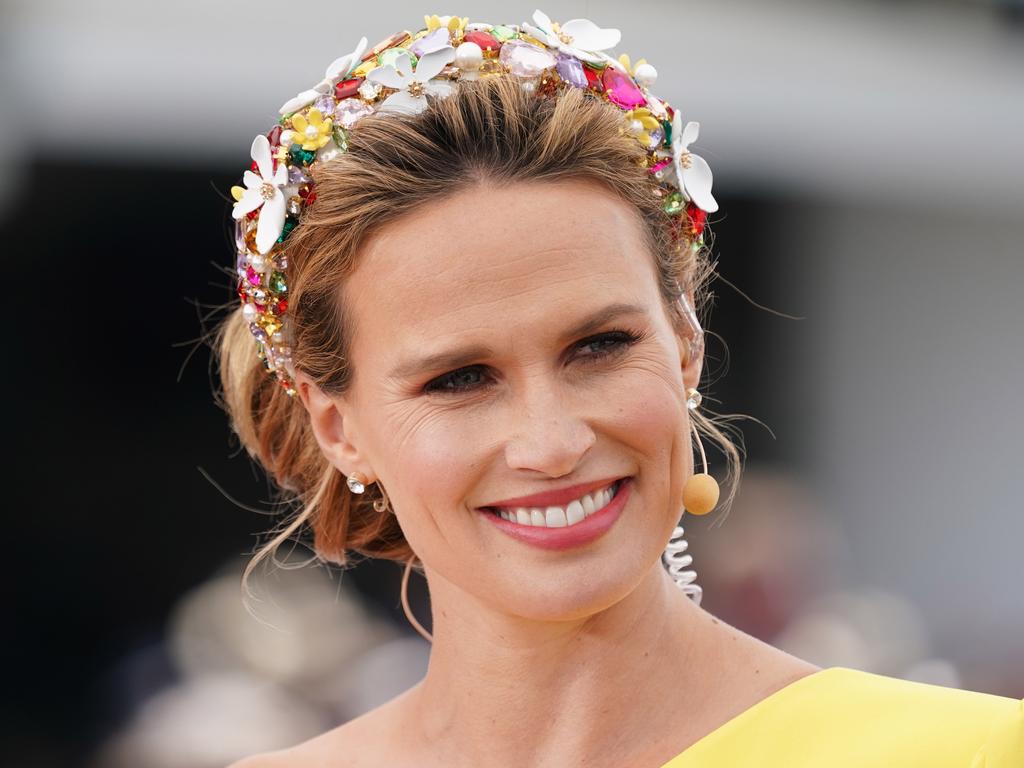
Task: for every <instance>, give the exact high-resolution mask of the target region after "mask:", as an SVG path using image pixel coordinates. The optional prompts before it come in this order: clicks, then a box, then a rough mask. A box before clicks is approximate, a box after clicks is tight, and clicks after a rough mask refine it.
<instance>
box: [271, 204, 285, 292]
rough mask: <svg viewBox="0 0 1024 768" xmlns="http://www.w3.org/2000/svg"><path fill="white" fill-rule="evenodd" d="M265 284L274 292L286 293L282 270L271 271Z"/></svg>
mask: <svg viewBox="0 0 1024 768" xmlns="http://www.w3.org/2000/svg"><path fill="white" fill-rule="evenodd" d="M286 221H287V220H286ZM267 285H268V286H269V287H270V290H272V291H273V292H274V293H278V294H281V293H288V283H287V282H285V279H284V272H278V271H277V270H276V269H275V270H274V271H273V272H271V273H270V282H269V283H268V284H267Z"/></svg>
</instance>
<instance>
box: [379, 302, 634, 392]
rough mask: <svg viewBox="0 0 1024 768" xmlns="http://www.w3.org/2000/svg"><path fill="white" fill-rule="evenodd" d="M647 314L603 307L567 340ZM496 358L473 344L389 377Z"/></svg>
mask: <svg viewBox="0 0 1024 768" xmlns="http://www.w3.org/2000/svg"><path fill="white" fill-rule="evenodd" d="M646 314H647V309H646V307H644V306H643V305H641V304H627V303H625V302H617V303H615V304H609V305H608V306H607V307H602V308H601V309H599V310H598V311H597V312H594V313H593V314H591V315H589V316H588V317H585V318H584V319H583V320H581V321H580V322H579V323H577V324H576V325H574V326H573V327H572V328H570V329H568V330H567V331H566V332H565V336H564V339H570V338H576V337H579V336H584V335H586V334H588V333H591V332H592V331H596V330H597V329H598V328H600V327H601V326H602V325H604V324H605V323H608V322H611V321H612V320H614V319H616V318H619V317H622V316H624V315H646ZM564 339H563V340H564ZM493 354H494V351H493V350H492V349H491V348H490V347H488V346H485V345H482V344H473V345H470V346H466V347H460V348H458V349H451V350H446V351H444V352H438V353H435V354H432V355H427V356H425V357H420V358H417V359H415V360H407V361H405V362H403V363H399V364H398V365H397V366H396V367H395V368H394V369H392V371H391V374H390V375H391V377H392V378H394V379H408V378H412V377H413V376H416V375H417V374H420V373H422V372H424V371H440V370H455V369H457V368H461V367H463V366H465V365H468V364H470V363H473V362H475V361H477V360H480V359H482V358H485V357H489V356H491V355H493Z"/></svg>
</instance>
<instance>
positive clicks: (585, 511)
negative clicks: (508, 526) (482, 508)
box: [498, 483, 615, 528]
mask: <svg viewBox="0 0 1024 768" xmlns="http://www.w3.org/2000/svg"><path fill="white" fill-rule="evenodd" d="M614 488H615V484H614V483H613V484H612V485H610V486H608V487H607V488H604V489H602V490H600V491H594V492H593V493H588V494H585V495H584V496H581V497H580V498H579V499H576V500H575V501H570V502H569V503H568V504H567V505H566V506H564V507H556V506H550V507H543V508H542V507H517V508H515V509H502V510H499V511H498V514H499V515H501V518H502V519H503V520H508V521H510V522H513V523H518V524H519V525H535V526H540V527H543V528H565V527H566V526H570V525H575V524H576V523H578V522H580V521H582V520H584V519H586V518H588V517H590V516H591V515H592V514H594V513H595V512H599V511H600V510H602V509H604V508H605V507H606V506H607V505H608V503H609V502H610V501H611V500H612V496H613V495H614Z"/></svg>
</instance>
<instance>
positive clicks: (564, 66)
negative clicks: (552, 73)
mask: <svg viewBox="0 0 1024 768" xmlns="http://www.w3.org/2000/svg"><path fill="white" fill-rule="evenodd" d="M557 66H558V76H559V77H561V78H562V79H563V80H565V81H566V82H568V83H572V84H573V85H575V86H576V87H577V88H586V87H587V76H586V75H585V74H584V73H583V62H582V61H580V60H579V59H577V58H576V57H575V56H568V55H567V54H564V53H559V54H558V65H557Z"/></svg>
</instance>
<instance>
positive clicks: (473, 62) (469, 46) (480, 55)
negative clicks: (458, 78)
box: [455, 41, 484, 72]
mask: <svg viewBox="0 0 1024 768" xmlns="http://www.w3.org/2000/svg"><path fill="white" fill-rule="evenodd" d="M483 63H484V52H483V49H481V48H480V46H479V45H477V44H476V43H472V42H469V41H466V42H465V43H462V45H460V46H459V47H458V48H456V49H455V66H456V67H458V68H459V69H461V70H465V71H470V72H475V71H476V70H478V69H480V66H481V65H482V64H483Z"/></svg>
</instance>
